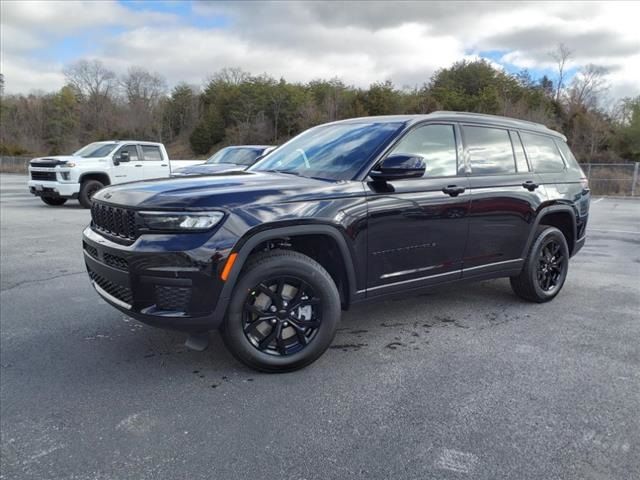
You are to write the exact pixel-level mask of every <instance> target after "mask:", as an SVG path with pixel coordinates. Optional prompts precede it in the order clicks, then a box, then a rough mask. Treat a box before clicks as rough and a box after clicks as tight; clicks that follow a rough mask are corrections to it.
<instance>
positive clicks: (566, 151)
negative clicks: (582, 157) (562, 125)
mask: <svg viewBox="0 0 640 480" xmlns="http://www.w3.org/2000/svg"><path fill="white" fill-rule="evenodd" d="M556 145H557V146H558V148H559V149H560V152H561V153H562V156H563V157H564V161H565V162H567V163H568V164H569V165H571V166H572V167H573V168H580V165H578V160H576V157H574V156H573V153H572V152H571V149H570V148H569V145H567V144H566V143H565V142H563V141H562V140H557V139H556Z"/></svg>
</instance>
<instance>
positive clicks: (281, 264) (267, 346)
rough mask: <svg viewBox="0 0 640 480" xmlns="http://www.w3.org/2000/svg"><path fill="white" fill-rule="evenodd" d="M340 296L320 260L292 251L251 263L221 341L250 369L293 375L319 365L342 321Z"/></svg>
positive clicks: (235, 294) (262, 256)
mask: <svg viewBox="0 0 640 480" xmlns="http://www.w3.org/2000/svg"><path fill="white" fill-rule="evenodd" d="M340 310H341V307H340V295H339V294H338V290H337V288H336V285H335V283H334V281H333V279H332V278H331V276H330V275H329V273H328V272H327V271H326V270H325V269H324V268H323V267H322V266H321V265H320V264H319V263H318V262H316V261H315V260H313V259H311V258H309V257H307V256H306V255H302V254H301V253H298V252H294V251H288V250H271V251H269V252H264V253H260V254H257V255H256V256H255V257H254V258H252V259H250V260H249V262H248V264H247V266H246V268H245V269H244V271H243V273H242V275H241V277H240V279H239V280H238V283H237V285H236V286H235V289H234V292H233V295H232V298H231V302H230V304H229V311H228V314H227V317H226V319H225V323H224V325H223V328H222V338H223V339H224V342H225V344H226V345H227V348H229V350H230V351H231V353H232V354H233V355H234V356H235V357H236V358H237V359H238V360H240V361H241V362H243V363H244V364H245V365H247V366H249V367H251V368H254V369H256V370H260V371H263V372H288V371H292V370H297V369H300V368H303V367H305V366H307V365H309V364H310V363H312V362H313V361H315V360H316V359H317V358H318V357H320V355H322V354H323V353H324V351H325V350H326V349H327V348H328V347H329V345H330V344H331V341H332V340H333V337H334V335H335V333H336V329H337V327H338V323H339V321H340Z"/></svg>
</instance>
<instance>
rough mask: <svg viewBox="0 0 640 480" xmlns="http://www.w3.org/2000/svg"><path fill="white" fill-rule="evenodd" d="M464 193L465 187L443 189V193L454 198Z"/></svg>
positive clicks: (452, 186) (454, 186) (451, 186)
mask: <svg viewBox="0 0 640 480" xmlns="http://www.w3.org/2000/svg"><path fill="white" fill-rule="evenodd" d="M464 191H465V188H464V187H459V186H457V185H447V186H446V187H444V188H443V189H442V193H446V194H447V195H450V196H452V197H457V196H458V195H460V194H461V193H464Z"/></svg>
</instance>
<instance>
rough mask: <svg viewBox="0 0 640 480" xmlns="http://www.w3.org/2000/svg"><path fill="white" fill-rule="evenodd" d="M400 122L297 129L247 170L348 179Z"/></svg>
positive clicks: (371, 155) (337, 124)
mask: <svg viewBox="0 0 640 480" xmlns="http://www.w3.org/2000/svg"><path fill="white" fill-rule="evenodd" d="M403 126H404V123H401V122H394V123H387V122H385V123H371V122H358V123H350V122H349V123H334V124H329V125H323V126H320V127H316V128H311V129H309V130H307V131H306V132H303V133H301V134H300V135H298V136H297V137H295V138H293V139H292V140H290V141H289V142H287V143H286V144H284V145H283V146H281V147H279V148H278V149H277V150H275V151H274V152H273V153H270V154H269V155H268V156H267V157H265V159H264V160H262V161H260V162H258V163H256V164H255V165H254V166H253V167H251V168H250V170H253V171H265V170H268V171H278V172H284V173H292V174H295V175H301V176H304V177H319V178H325V179H330V180H351V179H353V177H354V176H355V175H356V174H357V173H358V172H359V171H360V170H361V169H362V168H363V167H364V166H365V165H366V164H367V163H368V162H369V161H370V160H371V159H372V157H373V156H374V155H375V154H377V153H378V152H379V151H380V150H381V149H382V148H383V147H384V146H386V145H387V144H388V143H389V141H390V140H391V139H392V138H393V137H394V136H395V135H397V133H398V132H399V131H400V129H401V128H403Z"/></svg>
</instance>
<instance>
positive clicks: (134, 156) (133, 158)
mask: <svg viewBox="0 0 640 480" xmlns="http://www.w3.org/2000/svg"><path fill="white" fill-rule="evenodd" d="M122 152H128V153H129V161H130V162H137V161H138V148H137V147H136V146H135V145H125V146H124V147H121V148H120V149H118V151H117V152H116V155H115V158H120V155H121V154H122Z"/></svg>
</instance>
